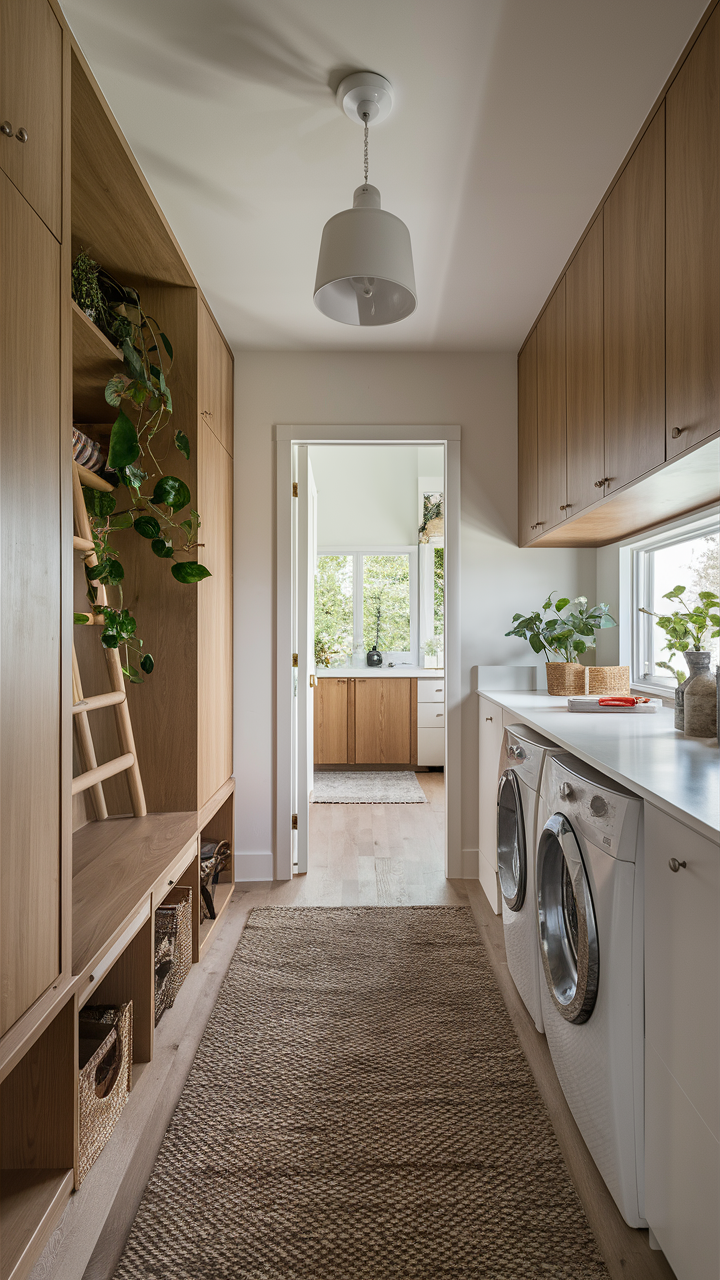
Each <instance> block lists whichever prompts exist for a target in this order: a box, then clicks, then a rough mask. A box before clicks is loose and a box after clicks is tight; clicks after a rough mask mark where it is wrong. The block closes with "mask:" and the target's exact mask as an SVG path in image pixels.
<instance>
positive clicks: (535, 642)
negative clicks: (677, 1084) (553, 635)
mask: <svg viewBox="0 0 720 1280" xmlns="http://www.w3.org/2000/svg"><path fill="white" fill-rule="evenodd" d="M530 648H531V649H532V651H533V653H542V651H543V648H544V646H543V642H542V640H541V639H540V637H539V636H535V635H533V636H530Z"/></svg>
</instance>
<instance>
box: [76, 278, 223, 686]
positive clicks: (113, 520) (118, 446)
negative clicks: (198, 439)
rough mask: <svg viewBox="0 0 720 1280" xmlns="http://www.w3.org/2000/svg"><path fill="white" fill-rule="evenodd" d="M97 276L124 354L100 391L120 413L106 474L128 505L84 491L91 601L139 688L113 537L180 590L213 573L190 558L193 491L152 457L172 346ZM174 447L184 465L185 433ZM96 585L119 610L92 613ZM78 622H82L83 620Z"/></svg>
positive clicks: (167, 397) (124, 292)
mask: <svg viewBox="0 0 720 1280" xmlns="http://www.w3.org/2000/svg"><path fill="white" fill-rule="evenodd" d="M102 276H103V288H104V296H105V302H106V307H107V308H108V310H107V315H109V316H110V317H111V319H110V320H109V321H107V325H108V326H109V327H111V328H112V326H115V327H116V337H121V348H122V353H123V371H122V373H118V374H115V375H114V376H113V377H112V378H110V380H109V382H108V384H107V386H106V388H105V399H106V401H107V402H108V404H109V405H112V407H113V408H115V409H117V410H118V414H117V417H116V419H115V422H114V423H113V426H112V430H111V433H110V448H109V451H108V461H107V467H108V470H111V471H114V472H115V473H116V475H117V477H118V479H119V481H120V492H121V493H122V494H123V497H124V499H125V503H126V504H127V505H125V506H124V507H121V509H120V510H117V507H118V499H117V498H116V497H115V495H114V494H112V493H103V492H99V491H98V490H97V489H89V488H83V496H84V499H85V506H86V508H87V511H88V515H89V518H90V527H91V530H92V536H93V543H94V547H95V553H96V555H97V559H98V564H97V566H95V567H93V568H90V567H89V566H86V576H87V587H88V600H89V601H90V604H91V606H92V608H93V610H94V611H95V612H98V613H100V612H102V613H104V614H105V625H104V628H103V631H102V636H101V639H102V643H103V645H104V646H105V648H110V649H114V648H117V647H118V646H119V645H123V646H124V647H125V659H126V660H125V664H124V666H123V671H124V673H125V676H126V678H127V679H128V680H130V681H132V683H134V684H141V683H142V676H141V674H140V671H139V670H138V668H137V667H135V666H134V665H133V664H132V663H131V662H130V658H129V653H130V651H131V650H132V651H133V652H134V655H135V657H136V659H138V658H139V665H140V668H141V669H142V671H144V672H145V674H146V675H147V674H149V673H150V671H152V669H153V660H152V658H151V657H150V655H149V654H146V655H144V656H142V655H141V649H142V641H139V640H135V639H133V637H134V636H135V632H136V626H135V620H134V618H132V616H131V615H130V613H129V611H128V610H127V609H125V608H124V607H123V588H122V583H123V580H124V577H125V570H124V568H123V565H122V561H121V559H120V552H119V550H118V547H117V545H116V541H115V539H116V535H117V534H118V533H121V532H122V531H124V530H134V532H135V533H136V534H138V535H139V536H140V537H141V538H143V539H144V540H146V541H148V542H149V543H150V551H151V552H152V554H153V555H155V556H157V557H158V559H160V560H168V561H169V562H171V570H170V571H171V573H172V576H173V577H174V578H175V580H176V581H177V582H179V583H193V582H201V581H202V580H203V578H207V577H209V576H210V571H209V569H206V568H205V566H204V565H202V564H200V563H199V562H198V561H197V559H195V558H193V553H194V552H196V551H197V548H198V547H200V546H202V543H201V542H199V541H198V531H199V529H200V516H199V514H198V512H197V511H195V510H194V508H192V507H191V506H190V503H191V494H190V490H189V488H188V486H187V485H186V484H185V481H184V480H181V479H180V478H179V477H178V476H173V475H165V474H164V473H163V469H162V466H161V465H160V462H159V460H158V457H157V453H156V450H157V443H156V441H157V437H158V435H159V433H160V432H163V431H164V430H165V428H166V427H167V426H168V424H169V420H170V417H171V415H172V411H173V406H172V396H171V394H170V390H169V388H168V385H167V378H168V375H169V373H170V369H171V367H172V362H173V349H172V346H171V345H170V341H169V339H168V338H167V337H166V335H165V334H164V333H163V332H162V331H161V329H160V326H159V325H158V324H157V322H156V321H155V320H153V319H152V317H151V316H148V315H146V314H145V312H144V311H143V309H142V306H141V304H140V295H139V294H138V292H137V290H136V289H131V288H126V287H125V286H124V285H120V284H118V283H117V281H113V280H112V277H111V276H108V275H107V273H106V272H105V273H102ZM108 282H109V283H108ZM111 289H114V290H115V293H114V295H113V294H112V293H111ZM112 317H114V320H113V319H112ZM106 318H107V317H106ZM121 335H122V336H121ZM173 441H174V444H175V448H176V449H177V450H178V451H179V453H181V454H182V456H183V457H184V458H187V459H189V458H190V442H189V440H188V438H187V436H186V435H185V433H184V432H183V431H180V430H176V431H175V433H174V436H173ZM123 491H124V492H123ZM188 510H189V515H185V512H186V511H188ZM181 513H182V515H183V518H180V515H181ZM97 583H102V585H103V586H105V587H115V588H116V589H117V590H118V593H119V603H120V608H119V610H113V609H104V608H102V609H99V608H98V607H97ZM76 620H78V621H81V620H86V619H85V617H84V615H82V614H80V615H77V619H76Z"/></svg>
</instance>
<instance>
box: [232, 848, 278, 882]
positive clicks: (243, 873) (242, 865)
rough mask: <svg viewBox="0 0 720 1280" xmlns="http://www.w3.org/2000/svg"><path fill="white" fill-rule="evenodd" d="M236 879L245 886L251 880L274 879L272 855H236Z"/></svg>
mask: <svg viewBox="0 0 720 1280" xmlns="http://www.w3.org/2000/svg"><path fill="white" fill-rule="evenodd" d="M235 879H236V880H239V881H240V882H241V883H242V884H245V883H247V882H249V881H251V880H272V879H273V856H272V853H237V852H236V854H235Z"/></svg>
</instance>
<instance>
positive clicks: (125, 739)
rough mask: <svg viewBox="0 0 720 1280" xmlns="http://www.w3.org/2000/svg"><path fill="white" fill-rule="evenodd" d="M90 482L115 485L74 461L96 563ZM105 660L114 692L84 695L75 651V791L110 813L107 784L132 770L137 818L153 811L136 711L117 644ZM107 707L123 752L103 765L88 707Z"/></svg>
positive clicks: (84, 539)
mask: <svg viewBox="0 0 720 1280" xmlns="http://www.w3.org/2000/svg"><path fill="white" fill-rule="evenodd" d="M83 485H86V487H87V488H89V489H99V490H100V491H101V492H104V493H108V492H109V493H112V492H113V487H112V485H111V484H108V482H107V480H103V479H102V478H101V477H100V476H97V475H95V473H94V472H92V471H87V470H86V469H85V467H80V466H78V464H77V463H76V462H73V520H74V524H75V535H74V537H73V548H74V550H75V551H78V552H79V553H80V555H81V556H82V558H83V560H84V561H85V564H86V565H88V566H90V567H91V568H92V566H93V565H96V564H97V562H98V560H97V556H96V554H95V544H94V542H93V538H92V529H91V528H90V517H89V516H88V513H87V509H86V507H85V500H84V498H83V492H82V486H83ZM96 586H97V603H98V605H99V606H101V607H102V606H103V605H107V602H108V600H107V592H106V590H105V587H104V586H103V585H102V583H99V582H98V583H97V584H96ZM88 618H89V620H90V622H89V623H88V625H90V623H92V624H94V625H100V626H102V625H104V618H103V616H102V614H101V613H100V614H88ZM104 653H105V661H106V663H107V668H108V674H109V676H110V686H111V691H110V692H109V693H99V694H97V695H96V696H95V697H91V698H85V697H83V690H82V681H81V679H80V668H79V666H78V660H77V654H76V652H75V644H74V643H73V650H72V681H73V717H74V723H75V728H76V729H77V744H78V751H79V753H80V760H81V762H82V766H83V773H80V774H78V776H77V777H76V778H73V781H72V793H73V795H74V796H75V795H78V793H79V792H81V791H90V793H91V795H92V798H93V804H94V806H95V813H96V815H97V817H98V820H102V819H103V818H107V816H108V810H107V804H106V803H105V793H104V791H103V787H102V784H103V782H104V781H105V779H106V778H112V777H114V775H115V774H116V773H127V775H128V786H129V788H130V801H131V804H132V811H133V813H134V815H135V817H136V818H144V817H145V815H146V813H147V807H146V805H145V793H144V791H143V784H142V778H141V777H140V769H139V768H138V763H137V754H136V751H135V739H134V737H133V731H132V722H131V720H130V711H129V708H128V704H127V693H126V691H125V678H124V676H123V672H122V663H121V661H120V654H119V653H118V651H117V649H105V650H104ZM101 707H112V708H113V710H114V712H115V725H116V727H117V735H118V739H119V741H120V747H121V749H122V752H123V754H122V755H121V756H117V757H116V759H114V760H108V761H107V763H106V764H100V765H99V764H98V762H97V757H96V755H95V747H94V745H93V740H92V734H91V732H90V721H89V719H88V712H90V711H98V710H99V709H100V708H101Z"/></svg>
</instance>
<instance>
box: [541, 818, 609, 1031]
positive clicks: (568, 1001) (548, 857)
mask: <svg viewBox="0 0 720 1280" xmlns="http://www.w3.org/2000/svg"><path fill="white" fill-rule="evenodd" d="M537 908H538V924H539V928H540V954H541V956H542V963H543V969H544V970H545V978H546V981H547V985H548V991H549V992H550V995H551V997H552V1001H553V1004H554V1005H555V1008H556V1009H557V1010H558V1012H559V1013H560V1014H562V1016H563V1018H565V1020H566V1021H567V1022H576V1023H581V1022H587V1020H588V1018H589V1017H590V1016H591V1014H592V1011H593V1009H594V1008H595V1002H596V1000H597V994H598V979H599V974H600V955H599V951H598V931H597V922H596V920H595V909H594V907H593V901H592V896H591V893H590V884H589V882H588V878H587V872H586V870H585V864H584V862H583V857H582V853H581V851H580V845H579V844H578V840H577V836H576V835H575V832H574V831H573V829H572V827H571V825H570V823H569V822H568V820H567V818H566V817H565V815H564V814H562V813H555V814H553V816H552V818H550V819H549V821H548V822H546V824H545V826H544V827H543V830H542V834H541V836H540V840H539V843H538V851H537Z"/></svg>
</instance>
